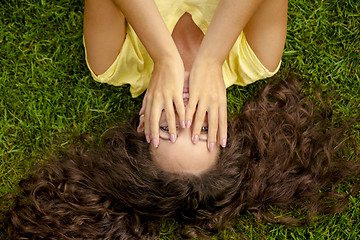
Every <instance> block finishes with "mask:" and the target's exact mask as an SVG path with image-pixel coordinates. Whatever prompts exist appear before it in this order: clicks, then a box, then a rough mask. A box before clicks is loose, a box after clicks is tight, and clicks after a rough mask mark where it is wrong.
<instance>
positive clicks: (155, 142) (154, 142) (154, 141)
mask: <svg viewBox="0 0 360 240" xmlns="http://www.w3.org/2000/svg"><path fill="white" fill-rule="evenodd" d="M152 144H153V146H154V148H157V147H158V146H159V145H158V140H157V139H156V138H154V139H153V140H152Z"/></svg>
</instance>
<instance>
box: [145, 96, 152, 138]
mask: <svg viewBox="0 0 360 240" xmlns="http://www.w3.org/2000/svg"><path fill="white" fill-rule="evenodd" d="M151 103H152V100H150V99H148V100H147V101H146V105H145V106H146V107H145V114H144V115H145V116H144V132H145V137H146V141H147V142H148V143H150V141H151V138H150V134H151V132H150V115H151V114H150V113H151Z"/></svg>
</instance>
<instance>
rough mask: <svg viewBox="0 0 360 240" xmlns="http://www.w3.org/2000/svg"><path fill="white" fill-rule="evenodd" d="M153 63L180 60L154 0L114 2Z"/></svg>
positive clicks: (121, 0)
mask: <svg viewBox="0 0 360 240" xmlns="http://www.w3.org/2000/svg"><path fill="white" fill-rule="evenodd" d="M114 2H115V4H116V5H117V7H118V8H120V10H121V11H122V13H123V14H124V15H125V18H126V20H127V21H128V22H129V23H130V24H131V26H132V27H133V28H134V30H135V32H136V34H137V35H138V37H139V38H140V40H141V42H142V43H143V44H144V46H145V48H146V50H147V51H148V52H149V54H150V56H151V57H152V59H153V60H154V62H160V61H163V60H166V59H174V58H177V59H179V58H180V55H179V53H178V51H177V48H176V45H175V43H174V41H173V39H172V37H171V34H170V32H169V30H168V29H167V27H166V25H165V23H164V21H163V19H162V17H161V15H160V13H159V11H158V9H157V7H156V5H155V2H154V0H114Z"/></svg>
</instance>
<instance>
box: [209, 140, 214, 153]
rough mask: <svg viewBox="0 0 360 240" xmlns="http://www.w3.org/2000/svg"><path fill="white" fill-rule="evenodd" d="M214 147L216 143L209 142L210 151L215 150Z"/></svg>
mask: <svg viewBox="0 0 360 240" xmlns="http://www.w3.org/2000/svg"><path fill="white" fill-rule="evenodd" d="M214 147H215V143H213V142H211V143H210V144H209V151H210V152H212V151H214Z"/></svg>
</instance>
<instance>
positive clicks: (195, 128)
mask: <svg viewBox="0 0 360 240" xmlns="http://www.w3.org/2000/svg"><path fill="white" fill-rule="evenodd" d="M205 115H206V107H205V106H204V105H201V104H199V105H198V108H197V110H196V114H195V117H194V122H193V123H192V141H193V143H194V144H197V143H198V140H199V136H200V133H201V127H202V125H203V123H204V119H205Z"/></svg>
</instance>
